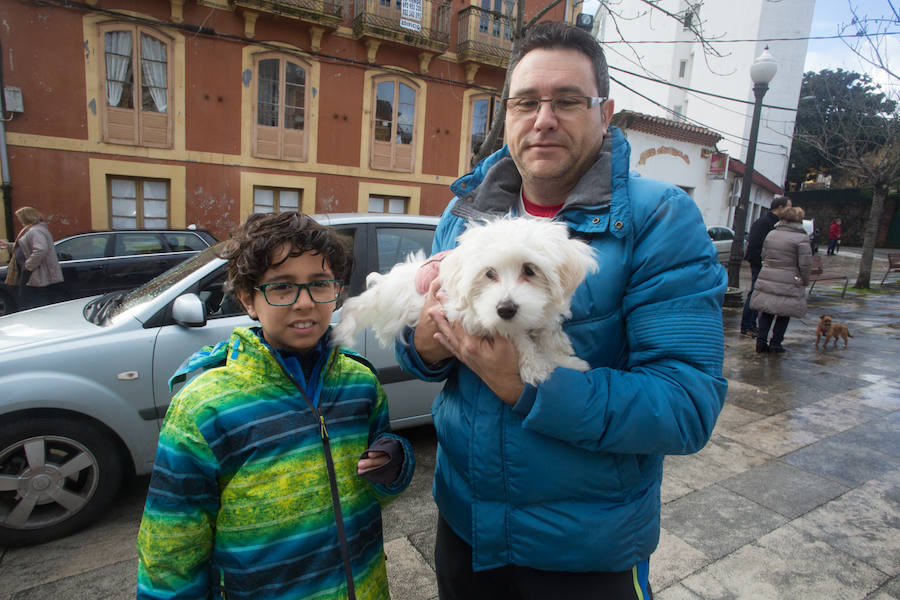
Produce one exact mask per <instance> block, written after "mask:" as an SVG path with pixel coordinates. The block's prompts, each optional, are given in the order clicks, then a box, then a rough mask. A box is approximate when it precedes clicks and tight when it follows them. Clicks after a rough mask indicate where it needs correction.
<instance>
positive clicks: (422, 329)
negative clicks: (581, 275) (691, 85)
mask: <svg viewBox="0 0 900 600" xmlns="http://www.w3.org/2000/svg"><path fill="white" fill-rule="evenodd" d="M509 68H510V69H512V73H511V78H510V91H509V95H510V97H509V98H506V99H505V100H504V101H505V103H506V109H507V110H506V139H507V143H508V146H507V147H504V148H503V149H502V150H500V151H498V152H497V153H495V154H494V155H492V156H490V157H488V158H487V159H485V160H484V161H483V162H482V163H481V164H479V165H478V166H477V167H476V168H475V170H474V172H473V173H470V174H469V175H467V176H465V177H463V178H461V179H460V180H458V181H457V182H455V183H454V184H453V186H451V189H452V191H453V192H454V193H455V194H456V198H454V199H453V201H451V203H450V204H449V206H448V207H447V209H446V210H445V211H444V214H443V216H442V218H441V222H440V224H439V226H438V229H437V232H436V234H435V242H434V248H433V250H434V252H439V251H442V250H447V249H451V248H453V247H454V246H455V245H456V237H457V236H458V235H459V233H460V232H462V231H463V229H464V227H465V225H466V223H467V221H470V220H478V219H480V218H484V217H486V216H491V215H502V214H505V213H508V212H512V213H514V214H517V215H522V216H524V215H531V216H533V217H534V218H552V219H556V220H559V221H563V222H565V223H566V224H567V225H568V226H569V228H570V230H571V233H572V235H573V236H578V237H579V238H581V239H583V240H585V241H586V242H588V243H589V244H590V245H591V246H592V247H593V248H594V249H595V254H596V257H597V262H598V264H599V267H600V268H599V271H598V272H597V273H596V274H594V275H590V276H588V278H587V279H586V280H585V282H584V283H583V284H582V285H581V286H580V287H579V288H578V290H577V291H576V293H575V296H574V298H573V301H572V316H571V318H570V319H569V320H567V321H566V322H565V324H564V329H565V332H566V333H567V334H568V335H569V337H570V339H571V340H572V344H573V346H574V348H575V351H576V353H577V355H578V356H579V357H581V358H582V359H584V360H586V361H587V362H588V363H589V364H590V365H591V369H590V370H589V371H587V372H580V371H575V370H572V369H566V368H557V369H556V370H555V371H554V372H553V373H552V375H551V376H550V377H549V379H547V380H546V381H544V382H543V383H541V384H540V385H538V386H531V385H524V384H523V383H522V381H521V379H520V378H519V373H518V366H517V357H516V352H515V349H514V348H513V346H512V345H511V343H510V342H509V341H508V340H506V339H503V338H495V339H481V338H474V337H471V336H469V335H467V334H466V333H465V332H464V331H462V329H461V328H460V327H459V326H458V325H456V326H454V325H452V324H450V323H448V322H447V320H446V319H445V318H444V316H443V313H442V311H441V307H440V305H439V304H438V303H437V301H436V299H435V292H436V291H437V290H436V284H433V285H432V286H431V289H430V290H429V296H428V298H427V299H426V305H425V308H424V309H423V311H422V315H421V318H420V321H419V324H418V326H417V327H416V328H415V329H411V330H409V331H407V332H406V334H405V339H402V340H400V341H399V342H398V344H397V346H396V351H397V356H398V359H399V360H400V362H401V364H402V365H403V366H404V368H406V369H407V370H409V371H410V372H411V373H414V374H415V375H416V376H418V377H420V378H422V379H425V380H429V381H441V380H444V381H446V383H445V385H444V388H443V391H442V392H441V393H440V395H439V396H438V397H437V398H436V399H435V402H434V405H433V407H432V412H433V416H434V423H435V429H436V431H437V436H438V450H437V464H436V469H435V480H434V489H433V492H434V498H435V501H436V502H437V505H438V509H439V520H438V533H437V541H436V545H435V563H436V569H437V578H438V589H439V591H440V597H441V599H442V600H456V599H466V600H472V599H478V598H485V599H488V598H490V599H492V600H493V599H498V598H501V599H502V598H511V599H512V598H521V599H541V600H546V599H548V598H560V599H562V598H566V599H568V598H603V599H607V600H609V599H612V600H618V599H625V598H629V599H632V598H650V597H651V594H650V589H649V581H648V572H649V557H650V554H651V553H652V552H653V551H654V549H655V548H656V546H657V543H658V540H659V527H660V524H659V520H660V483H661V479H662V464H663V457H664V456H665V455H666V454H686V453H691V452H697V451H698V450H700V449H701V448H702V447H703V446H704V444H706V442H707V440H708V439H709V437H710V435H711V433H712V430H713V426H714V425H715V422H716V418H717V416H718V414H719V411H720V410H721V408H722V403H723V401H724V399H725V391H726V387H727V382H726V381H725V379H723V378H722V376H721V370H722V358H723V351H724V340H723V331H722V312H721V306H722V300H723V297H724V293H725V286H726V279H727V278H726V274H725V270H724V269H723V268H722V267H721V266H720V265H719V262H718V260H717V258H716V252H715V249H714V248H713V245H712V244H711V243H710V241H709V236H708V235H707V233H706V228H705V226H704V225H703V220H702V219H701V216H700V212H699V210H698V209H697V207H696V206H695V204H694V203H693V201H692V200H691V199H690V197H688V196H687V195H686V194H685V193H684V192H683V191H681V190H680V189H679V188H677V187H675V186H673V185H669V184H666V183H662V182H659V181H652V180H649V179H641V178H640V177H638V176H637V175H630V174H629V171H628V160H629V153H630V150H629V146H628V142H627V141H626V140H625V138H624V136H623V135H622V133H621V132H620V131H619V130H618V129H617V128H615V127H610V126H609V121H610V118H611V117H612V114H613V101H612V100H608V99H607V98H606V96H607V95H608V91H609V78H608V73H607V68H606V60H605V58H604V56H603V52H602V50H601V49H600V47H599V45H598V44H597V42H596V40H594V39H593V38H591V36H590V35H589V34H587V33H586V32H584V31H581V30H579V29H577V28H575V27H572V26H569V25H566V24H563V23H542V24H540V25H538V26H535V27H533V28H532V29H531V30H530V32H529V34H528V36H527V37H526V39H525V40H524V41H523V44H522V48H521V50H520V52H518V53H517V54H516V55H515V56H512V57H511V59H510V67H509Z"/></svg>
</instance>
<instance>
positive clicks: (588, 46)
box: [509, 21, 609, 98]
mask: <svg viewBox="0 0 900 600" xmlns="http://www.w3.org/2000/svg"><path fill="white" fill-rule="evenodd" d="M557 48H559V49H566V50H577V51H578V52H581V53H582V54H584V55H585V56H587V57H588V58H589V59H591V64H592V65H593V67H594V78H595V79H596V82H597V94H598V95H599V96H601V97H603V98H607V97H609V69H608V68H607V66H606V56H604V54H603V49H602V48H601V47H600V44H599V43H598V42H597V40H595V39H594V38H593V37H591V34H589V33H588V32H586V31H584V30H583V29H579V28H578V27H575V26H574V25H569V24H568V23H562V22H556V21H553V22H549V21H545V22H542V23H537V24H536V25H533V26H531V27H530V28H529V29H528V31H527V32H526V33H525V37H524V38H523V39H522V43H521V44H519V47H518V49H517V51H516V53H515V54H513V55H512V56H510V58H509V72H510V73H512V71H513V69H515V68H516V65H518V64H519V61H520V60H522V57H523V56H525V55H526V54H528V53H529V52H531V51H532V50H537V49H544V50H553V49H557Z"/></svg>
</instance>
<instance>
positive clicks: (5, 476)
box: [0, 417, 122, 546]
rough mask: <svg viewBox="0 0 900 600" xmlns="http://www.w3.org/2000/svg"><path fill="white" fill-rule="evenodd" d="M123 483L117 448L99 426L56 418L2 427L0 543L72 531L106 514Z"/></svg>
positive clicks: (44, 538)
mask: <svg viewBox="0 0 900 600" xmlns="http://www.w3.org/2000/svg"><path fill="white" fill-rule="evenodd" d="M121 482H122V463H121V461H120V460H119V458H118V455H117V452H116V446H115V444H114V443H113V442H112V441H111V440H109V439H108V438H107V437H105V436H104V435H103V434H102V433H101V432H100V431H99V430H98V429H97V428H96V427H91V426H90V425H86V424H83V423H79V422H78V421H72V420H70V419H62V418H55V417H38V418H28V419H23V420H21V421H18V422H13V423H11V424H9V425H4V426H3V427H0V540H3V542H2V543H0V544H2V545H3V546H22V545H28V544H37V543H41V542H46V541H49V540H54V539H57V538H60V537H63V536H66V535H69V534H70V533H74V532H75V531H77V530H79V529H81V528H83V527H85V526H86V525H88V524H89V523H91V522H92V521H94V520H95V519H96V518H97V517H99V516H100V515H101V514H102V513H103V511H104V510H105V509H106V508H107V507H108V506H109V504H110V502H111V501H112V500H113V498H114V497H115V495H116V492H117V491H118V490H119V486H120V485H121Z"/></svg>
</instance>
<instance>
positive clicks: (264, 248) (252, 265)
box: [220, 211, 353, 295]
mask: <svg viewBox="0 0 900 600" xmlns="http://www.w3.org/2000/svg"><path fill="white" fill-rule="evenodd" d="M284 245H288V246H289V247H290V248H291V250H290V252H289V253H288V254H287V255H286V256H284V257H283V258H281V260H280V261H279V262H278V263H276V262H275V258H276V256H275V252H276V251H277V250H278V249H279V248H281V247H282V246H284ZM306 252H317V253H319V254H321V255H322V260H323V262H325V263H327V265H328V267H330V268H331V272H332V273H334V278H335V279H338V280H340V281H343V282H344V283H345V284H346V283H349V282H348V278H349V277H350V270H351V269H352V267H353V253H352V251H351V249H350V248H349V245H348V244H347V242H345V241H344V240H343V239H342V238H341V237H340V236H339V235H338V234H337V233H336V232H335V231H334V230H333V229H331V228H330V227H326V226H324V225H321V224H319V223H317V222H316V221H315V219H313V218H312V217H310V216H309V215H305V214H303V213H302V212H298V211H288V212H282V213H275V214H262V213H254V214H252V215H250V216H249V217H247V220H246V221H244V224H243V225H242V226H241V228H240V229H238V230H237V231H236V232H235V233H234V234H232V236H231V239H229V240H228V241H227V242H225V245H224V247H223V249H222V251H221V252H220V256H221V257H222V258H225V259H228V290H229V291H230V292H232V293H237V292H246V293H248V294H250V295H253V287H254V286H256V285H259V283H260V281H262V277H263V275H265V273H266V271H268V270H269V269H270V268H271V267H273V266H277V265H278V264H281V263H282V262H284V261H285V260H287V259H288V258H289V257H291V256H300V255H301V254H304V253H306Z"/></svg>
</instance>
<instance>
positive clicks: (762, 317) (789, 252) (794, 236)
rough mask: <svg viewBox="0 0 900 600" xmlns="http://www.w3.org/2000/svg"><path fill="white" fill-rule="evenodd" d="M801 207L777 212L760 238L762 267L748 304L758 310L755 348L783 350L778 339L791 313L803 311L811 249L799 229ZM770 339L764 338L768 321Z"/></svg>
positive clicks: (769, 350)
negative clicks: (777, 217) (771, 225)
mask: <svg viewBox="0 0 900 600" xmlns="http://www.w3.org/2000/svg"><path fill="white" fill-rule="evenodd" d="M803 216H804V213H803V209H802V208H800V207H798V206H795V207H792V208H788V209H785V210H784V212H782V213H781V220H780V221H778V223H776V224H775V229H773V230H772V231H771V232H769V235H767V236H766V241H765V242H763V250H762V258H763V267H762V270H761V271H760V272H759V278H758V279H757V280H756V287H755V288H754V290H753V296H752V297H751V298H750V308H751V309H753V310H758V311H759V333H758V334H757V336H756V351H757V352H777V353H781V352H784V347H783V346H782V345H781V342H782V341H783V340H784V332H785V331H786V330H787V326H788V321H790V318H791V317H797V318H800V317H802V316H803V315H805V314H806V285H807V284H808V283H809V266H810V262H812V249H811V248H810V246H809V236H808V235H807V234H806V231H805V230H804V229H803ZM773 320H774V321H775V327H774V328H772V339H771V341H769V340H768V337H769V328H770V327H771V326H772V321H773Z"/></svg>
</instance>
